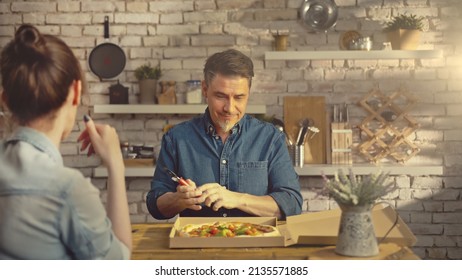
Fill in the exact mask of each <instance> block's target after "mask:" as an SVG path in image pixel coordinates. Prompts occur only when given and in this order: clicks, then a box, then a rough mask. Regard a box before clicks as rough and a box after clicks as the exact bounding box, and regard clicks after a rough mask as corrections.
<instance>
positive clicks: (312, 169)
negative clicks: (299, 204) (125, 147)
mask: <svg viewBox="0 0 462 280" xmlns="http://www.w3.org/2000/svg"><path fill="white" fill-rule="evenodd" d="M339 168H341V169H344V170H346V171H348V170H349V168H351V169H352V170H353V172H354V173H355V175H368V174H371V173H376V172H377V171H379V170H382V171H384V172H390V175H410V176H424V175H443V167H442V166H437V165H384V166H375V165H371V164H359V165H330V164H307V165H305V166H303V167H302V168H299V167H296V168H295V171H296V172H297V174H298V175H299V176H301V177H302V176H321V175H322V174H323V173H324V174H325V175H334V174H335V172H337V171H338V170H339ZM154 170H155V166H151V167H126V168H125V177H152V176H153V175H154ZM93 176H94V177H107V170H106V168H105V167H97V168H95V169H94V171H93Z"/></svg>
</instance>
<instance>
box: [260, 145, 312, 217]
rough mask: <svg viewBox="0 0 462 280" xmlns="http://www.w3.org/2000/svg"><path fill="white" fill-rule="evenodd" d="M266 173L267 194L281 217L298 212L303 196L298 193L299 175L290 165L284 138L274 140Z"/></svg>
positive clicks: (299, 211)
mask: <svg viewBox="0 0 462 280" xmlns="http://www.w3.org/2000/svg"><path fill="white" fill-rule="evenodd" d="M268 173H269V174H268V177H269V188H270V189H269V195H270V196H271V197H272V198H273V199H274V200H275V201H276V203H277V204H278V206H279V209H280V210H281V214H282V219H285V218H286V217H287V216H292V215H298V214H300V213H301V211H302V204H303V197H302V195H301V193H300V183H299V177H298V175H297V173H296V172H295V169H294V167H293V165H292V161H291V159H290V156H289V152H288V150H287V147H286V145H285V139H282V138H281V137H279V138H278V139H277V141H276V142H275V145H274V148H273V152H272V155H271V156H270V161H269V166H268Z"/></svg>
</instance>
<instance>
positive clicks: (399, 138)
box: [358, 88, 420, 164]
mask: <svg viewBox="0 0 462 280" xmlns="http://www.w3.org/2000/svg"><path fill="white" fill-rule="evenodd" d="M416 102H417V99H416V98H415V97H414V96H413V95H412V94H410V93H409V92H408V91H407V90H406V89H404V88H400V89H399V90H397V91H395V92H393V93H392V94H391V95H390V96H387V95H384V94H383V93H382V92H381V91H380V90H379V89H377V88H375V89H373V90H372V91H371V92H369V93H368V94H367V95H366V96H365V97H364V98H363V99H361V101H360V102H359V104H360V105H361V106H362V107H363V108H364V109H365V110H366V111H367V112H368V113H369V115H368V116H367V117H366V118H365V119H364V120H363V121H362V123H361V124H360V125H359V128H360V130H361V138H362V136H363V135H364V134H365V135H366V137H367V140H365V141H362V143H361V144H360V145H359V146H358V149H359V153H360V154H361V155H363V156H364V157H365V158H366V159H367V160H369V161H370V162H372V163H375V164H377V163H378V162H379V161H380V160H382V159H384V158H386V157H391V158H392V159H393V160H395V161H396V162H399V163H405V162H406V161H407V160H409V159H410V158H412V157H413V156H414V155H416V154H417V153H418V152H420V149H419V147H417V146H416V145H415V144H414V143H413V142H412V141H410V140H409V139H408V136H409V135H411V134H412V133H413V132H415V131H416V130H417V129H418V128H419V124H418V123H417V122H416V121H415V120H414V119H413V118H412V117H411V116H410V115H409V114H408V113H409V111H410V110H411V108H412V107H413V106H414V104H415V103H416Z"/></svg>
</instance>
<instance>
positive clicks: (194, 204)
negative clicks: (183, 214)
mask: <svg viewBox="0 0 462 280" xmlns="http://www.w3.org/2000/svg"><path fill="white" fill-rule="evenodd" d="M186 182H187V183H188V185H186V186H185V185H182V184H180V185H178V186H177V187H176V193H175V195H176V196H177V198H176V199H177V201H178V203H179V204H180V205H181V208H183V209H185V208H189V209H191V210H201V209H202V206H201V205H200V204H201V203H202V202H204V199H203V198H202V197H201V195H202V191H201V190H199V189H198V188H197V187H196V184H195V183H194V182H193V181H191V180H189V179H188V180H186Z"/></svg>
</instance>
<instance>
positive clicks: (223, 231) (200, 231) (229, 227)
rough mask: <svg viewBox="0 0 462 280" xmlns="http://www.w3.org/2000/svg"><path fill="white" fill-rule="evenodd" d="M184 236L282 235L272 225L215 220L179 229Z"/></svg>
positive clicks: (180, 234)
mask: <svg viewBox="0 0 462 280" xmlns="http://www.w3.org/2000/svg"><path fill="white" fill-rule="evenodd" d="M178 235H179V236H182V237H248V236H280V233H279V231H278V229H277V228H276V227H274V226H270V225H260V224H253V223H242V222H214V223H204V224H189V225H185V226H183V227H182V228H181V229H180V230H178Z"/></svg>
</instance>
